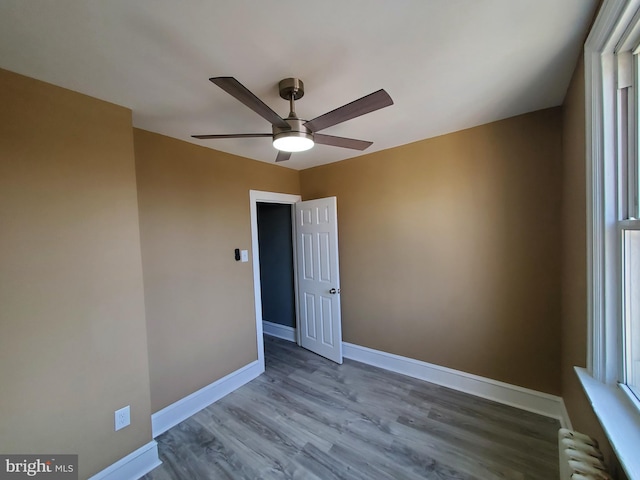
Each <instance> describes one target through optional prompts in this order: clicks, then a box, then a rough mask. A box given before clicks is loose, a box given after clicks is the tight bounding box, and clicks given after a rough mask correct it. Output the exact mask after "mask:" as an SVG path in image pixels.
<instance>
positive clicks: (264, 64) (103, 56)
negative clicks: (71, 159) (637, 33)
mask: <svg viewBox="0 0 640 480" xmlns="http://www.w3.org/2000/svg"><path fill="white" fill-rule="evenodd" d="M598 3H599V1H598V0H446V1H445V0H348V1H347V0H321V1H313V2H312V1H307V0H298V1H290V0H259V1H256V0H233V1H231V0H228V1H223V0H180V1H176V0H134V1H132V0H84V1H79V0H56V1H50V0H0V67H2V68H5V69H7V70H11V71H14V72H18V73H21V74H24V75H28V76H30V77H34V78H38V79H41V80H44V81H46V82H50V83H53V84H55V85H59V86H62V87H65V88H69V89H71V90H75V91H78V92H82V93H85V94H87V95H91V96H93V97H97V98H101V99H104V100H107V101H110V102H113V103H116V104H119V105H123V106H126V107H129V108H131V109H132V110H133V123H134V125H135V126H136V127H139V128H143V129H146V130H151V131H153V132H158V133H161V134H164V135H168V136H171V137H175V138H179V139H182V140H185V141H188V142H192V143H196V144H198V145H203V146H207V147H210V148H215V149H217V150H222V151H225V152H229V153H233V154H236V155H242V156H244V157H249V158H253V159H256V160H260V161H264V162H270V163H272V162H273V161H274V159H275V156H276V150H275V149H274V148H273V146H272V145H271V142H270V140H269V139H265V138H251V139H239V140H238V139H230V140H195V139H192V138H190V135H191V134H207V133H270V131H271V127H270V125H269V123H268V122H267V121H266V120H264V119H263V118H262V117H260V116H258V115H257V114H256V113H254V112H252V111H251V110H249V109H248V108H247V107H245V106H244V105H242V104H241V103H239V102H238V101H237V100H235V99H234V98H233V97H231V96H230V95H228V94H227V93H225V92H224V91H222V90H221V89H220V88H218V87H217V86H215V85H214V84H212V83H211V82H209V80H208V78H209V77H213V76H233V77H236V78H237V79H238V80H239V81H240V82H241V83H243V84H244V85H245V86H246V87H247V88H249V89H250V90H251V91H252V92H253V93H255V94H256V95H257V96H258V97H260V98H261V99H262V100H263V101H264V102H265V103H267V104H268V105H269V106H270V107H271V108H273V109H274V110H275V111H276V112H277V113H279V114H280V115H281V116H283V117H284V116H286V115H287V114H288V105H287V102H286V101H284V100H282V99H281V98H280V97H279V96H278V88H277V85H278V82H279V81H280V80H281V79H283V78H287V77H299V78H300V79H302V80H303V81H304V83H305V96H304V98H302V99H301V100H300V101H298V102H296V109H297V111H298V114H299V115H300V117H302V118H305V119H311V118H314V117H316V116H318V115H320V114H322V113H325V112H327V111H329V110H333V109H334V108H336V107H339V106H341V105H343V104H345V103H348V102H350V101H352V100H355V99H357V98H360V97H362V96H364V95H367V94H369V93H371V92H373V91H375V90H378V89H380V88H384V89H385V90H386V91H387V92H388V93H389V94H390V95H391V97H392V98H393V100H394V102H395V104H394V105H393V106H391V107H388V108H385V109H382V110H379V111H377V112H374V113H371V114H368V115H365V116H363V117H359V118H356V119H353V120H350V121H348V122H345V123H343V124H340V125H337V126H334V127H331V128H328V129H326V130H323V132H322V133H326V134H329V135H339V136H345V137H352V138H358V139H362V140H370V141H373V142H374V143H373V145H372V146H371V147H369V149H368V150H366V151H365V152H362V153H361V152H357V151H354V150H348V149H343V148H337V147H330V146H325V145H317V146H316V147H314V148H313V149H312V150H310V151H307V152H303V153H297V154H294V155H293V157H292V159H291V160H290V161H288V162H285V163H284V164H281V165H283V166H287V167H289V168H295V169H303V168H307V167H310V166H315V165H322V164H325V163H331V162H336V161H339V160H343V159H345V158H350V157H353V156H356V155H362V154H363V153H370V152H374V151H377V150H382V149H386V148H391V147H395V146H398V145H402V144H406V143H410V142H414V141H417V140H421V139H424V138H429V137H433V136H437V135H441V134H444V133H448V132H453V131H457V130H461V129H464V128H469V127H472V126H475V125H481V124H484V123H488V122H491V121H495V120H498V119H502V118H507V117H511V116H514V115H518V114H521V113H525V112H530V111H534V110H539V109H542V108H547V107H552V106H556V105H560V104H561V103H562V101H563V98H564V95H565V93H566V89H567V86H568V84H569V80H570V77H571V73H572V72H573V69H574V67H575V64H576V61H577V58H578V56H579V54H580V48H581V43H582V41H583V40H584V37H585V34H586V31H587V28H588V25H589V23H590V20H591V18H592V16H593V14H594V11H595V8H596V7H597V5H598Z"/></svg>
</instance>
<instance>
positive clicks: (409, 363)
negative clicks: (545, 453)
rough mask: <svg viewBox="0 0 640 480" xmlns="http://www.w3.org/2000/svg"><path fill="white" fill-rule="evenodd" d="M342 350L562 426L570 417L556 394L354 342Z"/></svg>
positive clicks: (387, 367)
mask: <svg viewBox="0 0 640 480" xmlns="http://www.w3.org/2000/svg"><path fill="white" fill-rule="evenodd" d="M342 350H343V354H344V356H345V357H346V358H350V359H352V360H356V361H358V362H362V363H367V364H369V365H373V366H375V367H380V368H384V369H386V370H390V371H392V372H396V373H401V374H403V375H407V376H409V377H413V378H417V379H420V380H425V381H427V382H431V383H435V384H437V385H442V386H444V387H448V388H452V389H454V390H459V391H461V392H465V393H469V394H471V395H476V396H478V397H482V398H486V399H489V400H493V401H496V402H499V403H503V404H505V405H510V406H512V407H516V408H520V409H522V410H527V411H530V412H534V413H538V414H540V415H544V416H547V417H552V418H557V419H558V420H559V421H560V424H561V425H562V424H563V423H566V422H567V421H568V418H569V417H568V414H567V413H566V408H564V402H563V401H562V398H561V397H558V396H555V395H550V394H548V393H543V392H538V391H536V390H530V389H528V388H523V387H519V386H516V385H510V384H508V383H504V382H500V381H497V380H492V379H490V378H485V377H480V376H478V375H473V374H471V373H466V372H461V371H459V370H454V369H452V368H447V367H441V366H439V365H434V364H431V363H427V362H422V361H420V360H415V359H413V358H407V357H402V356H400V355H394V354H392V353H387V352H382V351H380V350H373V349H371V348H367V347H361V346H359V345H354V344H352V343H347V342H343V343H342ZM569 423H570V422H569Z"/></svg>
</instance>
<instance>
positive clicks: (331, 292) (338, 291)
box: [329, 288, 340, 295]
mask: <svg viewBox="0 0 640 480" xmlns="http://www.w3.org/2000/svg"><path fill="white" fill-rule="evenodd" d="M329 293H330V294H331V295H335V294H336V293H340V289H337V290H336V289H335V288H332V289H331V290H329Z"/></svg>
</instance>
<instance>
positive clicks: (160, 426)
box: [151, 360, 264, 438]
mask: <svg viewBox="0 0 640 480" xmlns="http://www.w3.org/2000/svg"><path fill="white" fill-rule="evenodd" d="M262 372H264V364H261V363H260V362H258V361H257V360H256V361H254V362H251V363H249V364H248V365H245V366H244V367H242V368H240V369H238V370H236V371H235V372H231V373H230V374H229V375H227V376H225V377H222V378H221V379H219V380H216V381H215V382H213V383H211V384H209V385H207V386H206V387H203V388H201V389H200V390H198V391H196V392H193V393H192V394H190V395H187V396H186V397H184V398H182V399H180V400H178V401H177V402H175V403H172V404H171V405H169V406H167V407H165V408H163V409H162V410H160V411H158V412H156V413H154V414H153V415H151V432H152V434H153V438H156V437H157V436H158V435H160V434H162V433H164V432H166V431H167V430H169V429H170V428H171V427H173V426H175V425H177V424H179V423H180V422H182V421H183V420H186V419H187V418H189V417H190V416H191V415H193V414H195V413H197V412H199V411H200V410H202V409H203V408H205V407H207V406H209V405H211V404H212V403H213V402H216V401H218V400H220V399H221V398H222V397H224V396H226V395H228V394H230V393H231V392H233V391H234V390H235V389H237V388H240V387H241V386H243V385H244V384H245V383H248V382H250V381H251V380H253V379H254V378H256V377H257V376H259V375H260V374H261V373H262Z"/></svg>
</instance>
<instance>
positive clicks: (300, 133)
mask: <svg viewBox="0 0 640 480" xmlns="http://www.w3.org/2000/svg"><path fill="white" fill-rule="evenodd" d="M285 122H287V123H288V124H289V126H290V127H291V128H280V127H278V126H276V125H273V126H272V129H273V142H274V145H276V144H277V140H278V139H279V138H284V137H289V138H290V137H300V138H307V139H309V140H311V141H312V142H313V132H312V131H311V130H309V129H308V128H307V127H305V126H304V122H305V120H300V119H299V118H291V117H289V118H285Z"/></svg>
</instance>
